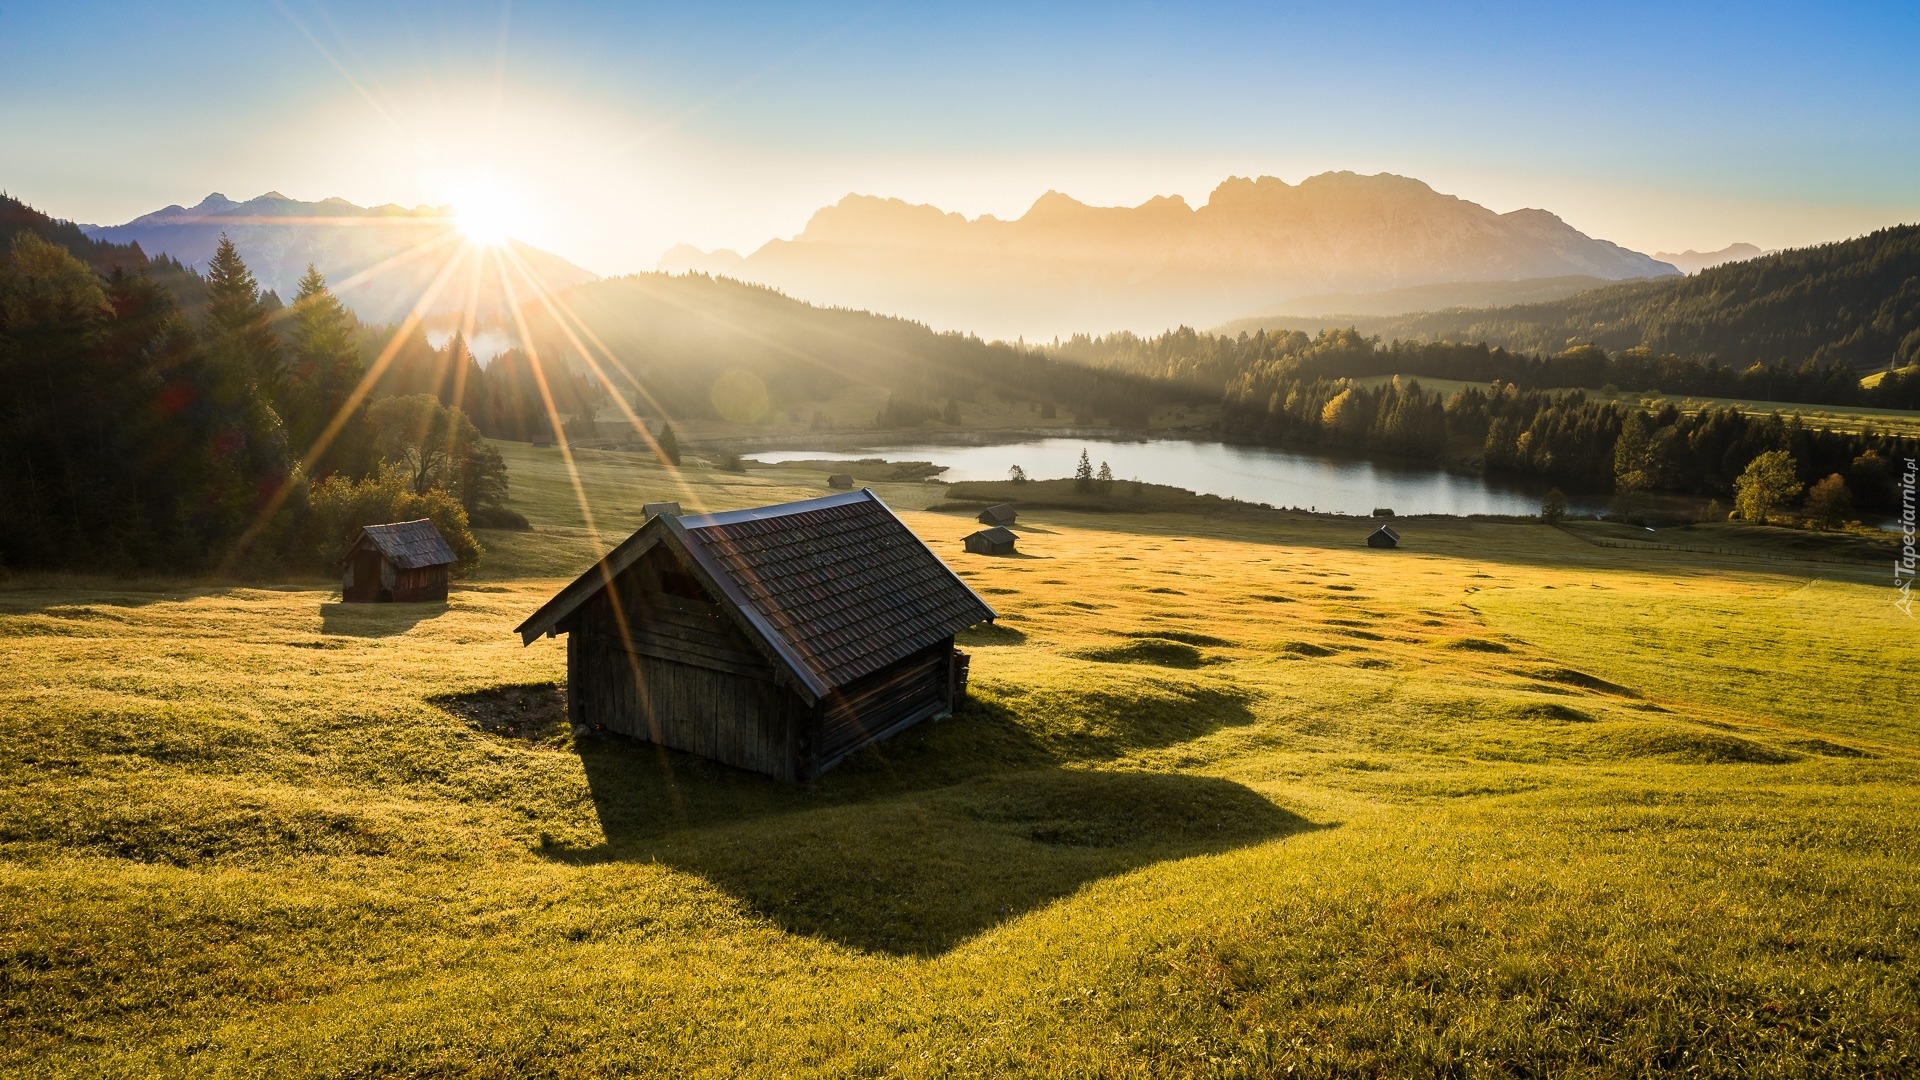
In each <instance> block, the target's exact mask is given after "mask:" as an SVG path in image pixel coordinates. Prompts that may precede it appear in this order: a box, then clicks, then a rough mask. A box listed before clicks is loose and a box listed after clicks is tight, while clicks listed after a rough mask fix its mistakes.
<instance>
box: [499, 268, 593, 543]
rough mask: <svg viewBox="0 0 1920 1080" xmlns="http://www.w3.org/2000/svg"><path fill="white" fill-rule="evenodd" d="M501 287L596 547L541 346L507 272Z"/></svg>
mask: <svg viewBox="0 0 1920 1080" xmlns="http://www.w3.org/2000/svg"><path fill="white" fill-rule="evenodd" d="M491 250H492V253H493V257H494V258H495V260H498V259H499V258H500V253H499V249H498V248H494V249H491ZM500 288H501V291H502V292H503V293H504V294H505V295H506V300H507V310H508V311H510V312H512V313H513V323H514V327H515V329H517V330H518V331H519V333H520V347H521V349H522V350H523V351H524V352H525V353H526V354H527V368H528V370H530V371H532V372H533V382H534V385H535V386H538V387H539V388H540V403H541V404H542V405H543V406H544V407H545V408H546V411H547V422H548V423H550V424H552V425H553V443H554V445H555V446H558V447H559V448H560V458H561V460H562V461H564V462H565V463H566V466H567V478H568V479H569V480H570V481H571V482H572V484H573V494H574V498H575V499H577V500H578V501H579V503H580V516H581V518H582V519H583V520H584V521H585V522H586V526H587V539H588V541H589V542H591V543H592V544H593V545H594V546H595V547H596V548H597V547H599V546H600V530H599V529H598V528H597V527H596V526H595V525H594V523H593V507H592V505H591V504H590V503H589V502H588V500H587V490H586V488H585V487H584V486H583V485H582V484H581V482H580V467H579V465H577V464H576V463H575V462H574V460H573V447H572V446H571V445H570V444H569V443H568V441H567V432H566V428H565V427H564V426H562V425H561V423H560V410H559V409H558V408H557V407H555V405H554V403H553V388H552V387H550V386H548V385H547V373H546V369H545V368H544V367H543V366H542V364H541V363H540V349H539V347H538V346H536V345H535V344H534V342H533V338H532V336H531V335H529V334H528V333H527V318H526V314H525V312H523V311H521V309H520V297H519V295H518V294H517V293H515V292H514V289H513V280H512V279H511V278H509V277H508V276H507V275H506V274H505V273H502V274H501V275H500Z"/></svg>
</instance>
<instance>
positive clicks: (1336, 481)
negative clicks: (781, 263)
mask: <svg viewBox="0 0 1920 1080" xmlns="http://www.w3.org/2000/svg"><path fill="white" fill-rule="evenodd" d="M1082 449H1085V450H1086V452H1087V454H1088V456H1090V457H1091V458H1092V459H1093V467H1094V468H1095V469H1096V470H1098V469H1099V467H1100V463H1101V462H1102V461H1105V462H1106V463H1107V464H1108V465H1110V466H1111V467H1112V469H1113V475H1114V477H1115V478H1116V479H1120V480H1140V481H1144V482H1146V483H1150V484H1169V485H1172V486H1174V487H1182V488H1187V489H1188V490H1190V491H1196V492H1199V493H1201V494H1203V495H1219V496H1221V497H1223V498H1232V499H1240V500H1242V501H1245V502H1254V503H1268V504H1270V505H1272V506H1297V507H1299V508H1301V509H1303V510H1308V509H1312V510H1319V511H1322V512H1329V511H1330V512H1334V513H1341V514H1356V515H1366V514H1369V513H1371V512H1372V511H1373V509H1374V508H1375V507H1391V508H1392V509H1393V511H1394V513H1396V514H1459V515H1464V514H1538V513H1539V512H1540V497H1541V495H1543V494H1544V493H1545V492H1546V489H1547V485H1545V484H1540V485H1537V486H1535V485H1529V484H1524V483H1520V482H1515V481H1507V480H1496V479H1489V478H1488V477H1485V476H1481V475H1479V474H1477V473H1461V472H1448V471H1446V470H1443V469H1436V468H1423V467H1420V466H1418V465H1388V464H1383V463H1380V462H1376V461H1369V460H1366V459H1363V458H1332V457H1320V456H1317V455H1314V454H1299V453H1294V452H1291V451H1287V450H1275V449H1271V448H1268V447H1260V446H1232V445H1229V444H1226V443H1217V442H1192V441H1189V440H1185V439H1150V440H1144V441H1139V442H1100V441H1096V440H1091V439H1057V438H1056V439H1033V440H1029V441H1026V442H1016V443H1002V444H999V445H996V446H934V445H917V444H916V445H905V446H881V447H873V448H871V449H867V450H858V451H850V452H849V451H827V450H767V451H761V452H756V453H753V454H751V455H749V456H751V457H753V458H755V459H757V460H759V461H764V462H768V463H769V464H772V463H776V462H782V461H800V460H817V461H858V460H860V459H862V458H876V457H877V458H885V459H887V460H889V461H931V462H933V463H934V464H936V465H944V466H946V472H944V473H942V474H941V477H940V478H941V479H942V480H947V481H959V480H1005V479H1006V478H1007V470H1008V469H1009V468H1010V467H1012V466H1014V465H1018V466H1020V467H1021V468H1022V469H1024V470H1026V473H1027V476H1028V477H1030V478H1032V479H1035V480H1051V479H1056V478H1059V477H1065V476H1072V475H1073V470H1074V466H1075V465H1077V464H1078V463H1079V461H1080V451H1081V450H1082ZM1568 503H1569V509H1570V510H1571V511H1572V512H1574V513H1594V512H1598V511H1600V510H1603V509H1604V508H1605V497H1604V496H1603V497H1601V498H1598V499H1592V498H1588V499H1582V498H1576V497H1574V496H1569V497H1568Z"/></svg>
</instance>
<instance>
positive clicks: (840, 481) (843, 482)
mask: <svg viewBox="0 0 1920 1080" xmlns="http://www.w3.org/2000/svg"><path fill="white" fill-rule="evenodd" d="M827 486H828V487H830V488H835V489H837V490H840V491H846V490H848V489H849V488H851V487H853V476H852V474H850V473H843V472H837V473H834V474H833V475H832V476H829V477H827Z"/></svg>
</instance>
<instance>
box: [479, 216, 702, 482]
mask: <svg viewBox="0 0 1920 1080" xmlns="http://www.w3.org/2000/svg"><path fill="white" fill-rule="evenodd" d="M506 257H507V258H510V259H512V260H513V266H514V269H515V270H517V271H518V272H519V273H520V274H521V276H523V277H525V278H526V279H527V282H528V283H529V284H530V285H531V286H532V287H533V291H534V296H535V297H536V298H537V299H538V300H539V301H540V303H541V305H542V306H543V307H545V308H546V309H547V314H548V315H549V316H550V317H551V318H552V320H553V323H554V325H555V326H556V327H557V328H558V329H559V330H560V332H561V333H562V334H565V335H566V338H567V341H568V342H569V343H570V344H572V345H573V347H574V349H575V350H576V351H577V352H579V354H580V357H581V359H583V360H585V361H586V363H587V366H588V367H589V368H591V369H592V370H593V374H594V376H595V377H596V378H598V379H599V380H600V383H601V385H602V386H605V387H606V388H607V389H608V390H609V391H611V394H610V396H611V397H612V398H613V400H614V404H616V405H618V406H619V408H620V412H621V413H622V414H623V415H625V416H626V418H627V423H628V424H630V425H632V426H633V429H634V431H636V432H638V433H639V435H640V437H641V438H642V439H644V440H646V444H647V446H648V447H650V448H651V449H652V451H653V454H654V457H656V458H658V459H659V461H660V464H661V466H662V467H663V468H665V469H666V470H667V474H668V475H669V476H671V477H672V478H673V481H674V485H675V486H676V487H678V488H679V489H680V492H681V497H682V498H683V499H685V500H686V501H687V505H689V506H691V507H693V508H694V509H696V510H705V509H706V505H705V503H706V500H705V499H704V498H703V497H702V496H701V495H700V494H699V493H698V491H697V489H695V488H694V487H693V485H692V484H690V483H688V482H687V479H686V477H685V476H684V475H683V474H682V473H681V471H680V467H679V466H677V465H675V464H674V463H673V462H671V461H669V460H667V455H666V451H664V450H662V449H661V448H660V443H659V440H658V439H656V438H655V437H654V434H653V432H652V431H650V430H648V429H647V424H646V421H645V420H643V419H641V417H640V415H639V414H638V413H636V412H634V410H633V408H632V407H631V406H629V405H628V404H627V401H626V398H624V397H623V396H621V394H620V390H619V388H618V387H616V386H615V385H614V384H613V380H612V378H611V377H609V376H608V375H607V373H606V371H605V369H603V368H602V367H601V366H600V364H599V363H598V362H596V361H595V360H594V358H593V353H592V352H591V351H590V350H588V348H587V347H586V346H585V345H583V344H582V343H581V341H580V339H579V338H578V337H576V336H575V335H574V333H573V331H572V330H571V329H570V328H569V327H568V326H567V320H566V317H565V316H563V315H562V314H561V311H560V309H559V308H558V307H556V305H555V302H556V300H558V297H557V296H555V294H554V292H553V290H552V289H551V288H549V287H548V286H547V285H546V283H545V282H543V281H541V280H540V279H539V275H537V274H535V273H534V272H533V271H532V269H531V268H530V267H528V266H527V265H526V264H525V263H524V262H523V261H521V260H520V257H519V256H518V255H517V254H516V253H514V252H513V251H512V249H508V250H507V252H506ZM576 321H577V320H576ZM581 329H583V330H585V329H586V327H585V326H584V325H582V327H581ZM588 332H589V333H591V331H588ZM597 340H598V339H596V341H597ZM602 349H603V351H604V349H605V347H604V346H602ZM606 356H607V362H608V363H609V364H615V363H616V361H615V360H614V357H613V354H612V353H611V352H610V351H608V352H607V353H606ZM629 378H631V376H629ZM634 385H635V388H636V389H639V390H640V392H641V393H643V394H644V393H646V389H645V387H642V386H640V385H639V382H638V380H634ZM647 400H648V401H649V402H652V403H653V405H654V407H655V411H656V412H658V413H659V414H660V416H661V418H662V419H663V420H665V421H666V422H668V423H672V418H671V417H669V416H668V415H667V412H666V410H665V409H663V408H660V406H659V402H657V401H655V400H654V398H653V396H652V395H651V394H648V395H647Z"/></svg>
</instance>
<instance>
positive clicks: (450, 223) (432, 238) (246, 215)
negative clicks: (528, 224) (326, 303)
mask: <svg viewBox="0 0 1920 1080" xmlns="http://www.w3.org/2000/svg"><path fill="white" fill-rule="evenodd" d="M80 229H81V231H82V232H84V233H85V234H86V235H87V236H88V237H91V238H92V239H95V240H104V241H109V242H112V243H119V244H130V243H138V244H139V245H140V247H141V249H142V250H143V251H145V252H147V253H148V254H160V253H165V254H167V255H171V256H172V257H174V258H175V259H178V260H179V261H180V262H182V263H185V264H186V265H188V266H191V267H194V268H195V269H204V268H205V266H206V263H207V260H208V259H210V258H212V257H213V252H214V249H215V247H216V246H217V245H218V244H219V242H220V236H221V234H222V233H225V234H226V235H227V236H228V237H230V238H231V239H232V240H233V243H234V246H235V247H237V248H238V249H239V251H240V256H241V258H243V259H245V260H246V262H247V266H248V268H249V269H251V270H252V271H253V274H254V277H256V278H257V279H259V281H260V284H261V286H262V287H263V288H269V289H273V290H275V291H276V292H278V293H279V294H280V295H281V297H282V298H291V297H292V295H293V292H294V290H295V289H296V288H297V286H298V282H299V280H300V276H301V275H302V274H304V273H306V269H307V265H308V264H309V263H311V264H313V265H314V266H317V267H318V268H319V270H320V272H321V273H322V274H324V275H325V276H326V278H327V281H328V283H329V285H331V286H332V287H333V289H334V291H335V292H336V293H337V294H338V295H339V296H340V299H341V300H342V302H344V303H346V304H347V305H348V306H349V307H351V308H353V309H354V311H355V313H356V314H358V315H359V316H360V318H361V319H363V320H366V321H368V322H375V323H384V322H392V321H394V320H396V319H399V318H400V317H402V316H403V315H405V314H406V313H407V312H408V311H410V310H412V308H413V307H414V305H415V304H416V303H418V302H419V301H420V299H421V298H422V297H423V296H424V295H425V294H426V292H427V290H428V288H429V286H430V285H431V284H432V282H433V281H434V280H435V278H437V277H438V276H439V275H440V273H441V271H442V270H443V268H445V267H446V266H447V264H448V262H449V261H450V260H452V259H454V258H456V257H457V258H459V259H460V260H461V261H460V264H459V265H458V266H456V267H455V268H454V270H453V272H452V273H451V274H450V275H449V277H448V280H447V281H446V283H445V284H444V285H443V286H442V288H441V289H440V291H439V292H438V293H437V294H435V297H434V299H433V301H432V303H431V304H429V305H428V307H427V310H426V312H425V313H426V314H428V315H446V314H452V313H457V312H464V311H468V310H472V311H473V312H474V313H475V315H476V316H477V317H478V318H480V319H481V320H482V321H486V322H495V323H497V322H502V321H504V320H505V318H506V317H507V314H508V304H507V297H506V293H505V290H504V288H503V286H502V283H501V280H500V270H499V265H500V260H498V259H495V258H492V257H489V255H488V253H487V252H486V249H476V248H473V247H471V246H468V245H465V244H463V243H462V242H461V241H462V234H461V232H460V230H459V227H458V225H457V224H456V223H455V221H454V219H453V216H452V214H451V213H450V212H449V211H447V210H445V209H442V208H436V207H427V206H421V207H414V208H412V209H408V208H406V207H400V206H393V205H387V206H375V207H362V206H356V205H354V204H353V203H350V202H348V201H346V200H345V199H323V200H321V201H320V202H302V201H300V200H298V199H290V198H288V197H287V196H285V195H282V194H280V193H279V192H277V191H269V192H267V193H266V194H264V195H261V196H259V197H257V198H253V199H248V200H247V201H245V202H235V201H234V200H232V199H229V198H227V197H226V196H225V195H221V194H218V193H215V194H212V195H208V196H207V197H206V198H205V199H202V200H201V201H200V202H199V203H198V204H196V205H194V206H191V207H184V206H178V205H175V206H168V207H166V208H164V209H161V210H156V211H154V212H153V213H151V214H145V215H142V216H140V217H137V218H134V219H133V220H132V221H129V222H127V223H126V224H124V225H107V226H102V225H82V226H80ZM511 250H512V252H513V254H514V255H516V256H517V257H518V258H519V260H520V261H521V262H522V263H523V264H524V265H525V266H526V268H527V270H528V271H529V272H530V273H531V274H533V275H534V276H535V277H537V278H538V279H540V280H541V281H543V282H544V283H545V284H546V285H547V286H548V287H550V288H554V289H561V288H565V287H567V286H569V285H576V284H579V283H581V282H585V281H592V280H595V275H593V274H591V273H589V272H587V271H586V270H583V269H581V268H580V267H578V266H575V265H573V264H572V263H570V262H568V261H566V260H565V259H562V258H560V257H559V256H558V255H553V254H551V253H549V252H545V251H541V250H540V249H538V248H535V247H532V246H529V245H527V244H523V243H520V242H519V241H512V242H511ZM515 288H516V291H517V292H518V293H519V294H520V297H521V302H522V303H523V304H524V303H526V295H527V292H528V289H527V287H526V286H525V284H524V283H522V282H521V281H520V280H519V279H518V278H517V277H516V279H515Z"/></svg>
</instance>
